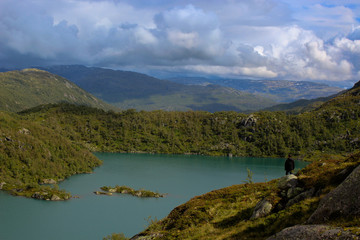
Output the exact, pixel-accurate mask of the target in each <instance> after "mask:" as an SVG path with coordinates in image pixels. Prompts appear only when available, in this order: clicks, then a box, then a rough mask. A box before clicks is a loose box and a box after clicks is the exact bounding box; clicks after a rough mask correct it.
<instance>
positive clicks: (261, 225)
mask: <svg viewBox="0 0 360 240" xmlns="http://www.w3.org/2000/svg"><path fill="white" fill-rule="evenodd" d="M359 165H360V152H358V153H356V154H353V155H351V156H349V157H347V158H345V159H344V157H343V158H338V157H334V158H332V157H331V156H323V157H322V158H319V159H318V160H316V161H314V162H313V163H311V164H310V165H308V166H307V167H306V168H304V169H303V170H301V171H300V172H299V173H298V177H299V185H300V186H302V188H303V190H302V191H303V192H306V191H308V190H310V189H314V192H316V193H317V194H314V195H313V196H309V197H308V198H305V199H302V200H301V201H299V202H296V203H294V204H293V205H290V206H286V207H285V206H283V203H284V201H287V197H286V196H284V195H282V192H281V190H280V189H279V187H278V181H279V180H272V181H270V182H267V183H255V184H242V185H234V186H231V187H227V188H223V189H220V190H216V191H212V192H209V193H206V194H204V195H201V196H198V197H194V198H193V199H191V200H190V201H188V202H187V203H185V204H183V205H180V206H178V207H176V208H175V209H174V210H173V211H172V212H171V213H170V214H169V215H168V216H167V217H166V218H164V219H162V220H160V221H156V222H153V223H152V224H151V225H150V226H149V227H148V229H146V230H145V231H144V232H142V233H140V234H139V235H140V236H143V237H144V238H143V239H150V238H145V237H146V236H150V237H151V236H157V237H156V238H151V239H266V238H268V237H269V236H271V235H273V234H275V233H277V232H279V230H281V229H284V228H286V227H289V226H294V225H296V224H302V223H304V222H305V221H306V220H307V219H308V218H309V217H310V216H311V214H312V213H313V212H314V211H315V209H316V208H317V206H318V204H319V201H320V200H321V198H322V197H323V196H325V194H327V193H328V192H330V190H332V189H334V188H335V187H336V186H337V185H338V184H340V183H341V182H342V181H343V180H344V177H346V176H344V175H343V174H341V173H342V172H344V170H347V172H349V171H348V170H349V169H354V168H355V167H356V166H359ZM320 166H321V167H320ZM264 198H266V199H267V200H268V201H269V202H270V203H271V204H272V205H273V206H275V207H274V208H273V210H272V211H271V213H270V214H269V215H267V216H265V217H259V218H255V219H250V218H251V215H252V212H253V210H254V208H255V205H256V203H258V202H259V201H260V200H262V199H264ZM330 225H332V226H346V227H347V228H349V229H352V230H353V231H355V232H356V231H357V232H359V230H360V225H359V221H356V219H353V218H349V219H343V218H337V217H334V218H333V219H332V220H331V222H330Z"/></svg>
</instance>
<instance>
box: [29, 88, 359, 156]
mask: <svg viewBox="0 0 360 240" xmlns="http://www.w3.org/2000/svg"><path fill="white" fill-rule="evenodd" d="M358 89H359V88H358V87H354V89H352V90H351V91H349V92H346V93H344V94H342V95H339V96H338V97H336V98H334V99H333V100H331V101H329V102H328V103H326V104H325V105H323V106H321V107H320V108H318V109H317V110H315V111H312V112H306V113H303V114H299V115H287V114H286V113H284V112H258V113H253V114H251V115H246V114H241V113H236V112H231V111H228V112H216V113H209V112H201V111H195V112H193V111H190V112H166V111H151V112H145V111H141V112H136V111H134V110H127V111H122V112H119V113H113V112H110V113H107V112H104V111H95V110H94V109H91V108H86V107H81V106H72V105H67V104H61V105H48V106H43V107H41V108H35V109H31V110H29V111H26V112H24V113H23V114H24V115H25V116H26V117H27V118H28V119H30V120H31V121H37V120H38V119H39V116H41V118H40V119H41V121H42V124H46V125H48V126H57V125H60V126H61V128H62V130H61V131H63V135H64V136H68V137H69V138H71V139H73V140H74V141H76V142H79V143H82V144H85V143H86V145H87V146H88V147H89V148H90V149H92V150H96V151H110V152H153V153H179V154H183V153H186V154H206V155H233V156H271V157H275V156H277V157H284V156H286V155H287V154H288V153H290V152H292V153H293V154H296V155H298V156H302V157H306V156H308V155H309V156H311V155H313V154H315V153H317V152H319V153H320V152H328V153H338V152H352V151H354V150H356V149H358V148H359V147H360V140H359V139H360V129H359V128H358V126H359V116H360V106H359V105H358V103H357V101H359V100H358V98H359V96H356V95H351V94H350V93H351V92H353V91H355V92H356V91H357V90H358ZM342 101H344V102H345V103H341V102H342ZM340 103H341V104H340ZM337 104H338V105H339V104H340V106H338V105H337Z"/></svg>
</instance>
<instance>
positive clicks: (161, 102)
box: [41, 65, 275, 112]
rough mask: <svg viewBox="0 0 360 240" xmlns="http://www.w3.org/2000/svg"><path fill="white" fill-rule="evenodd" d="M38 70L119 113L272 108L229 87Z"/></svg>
mask: <svg viewBox="0 0 360 240" xmlns="http://www.w3.org/2000/svg"><path fill="white" fill-rule="evenodd" d="M41 69H44V70H47V71H49V72H52V73H55V74H58V75H60V76H63V77H65V78H67V79H69V80H70V81H72V82H74V83H75V84H77V85H78V86H80V87H82V88H84V89H85V90H86V91H88V92H90V93H92V94H94V95H95V96H96V97H99V98H101V99H103V100H105V101H107V102H109V103H111V104H113V105H115V106H118V107H120V108H122V109H129V108H134V109H137V110H149V111H150V110H171V111H188V110H204V111H210V112H216V111H222V110H233V111H239V112H244V111H245V112H246V111H253V110H259V109H261V108H263V107H264V106H272V105H274V104H275V102H274V101H272V100H270V99H269V98H266V97H263V96H259V95H256V94H251V93H247V92H243V91H239V90H236V89H231V88H229V87H223V86H219V85H211V86H205V87H204V86H188V85H184V84H178V83H174V82H171V81H168V80H160V79H157V78H154V77H151V76H148V75H145V74H141V73H136V72H130V71H121V70H112V69H104V68H95V67H91V68H89V67H85V66H81V65H58V66H49V67H43V68H41Z"/></svg>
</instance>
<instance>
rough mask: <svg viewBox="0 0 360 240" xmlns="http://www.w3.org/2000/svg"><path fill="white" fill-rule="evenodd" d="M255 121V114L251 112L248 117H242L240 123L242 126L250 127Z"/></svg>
mask: <svg viewBox="0 0 360 240" xmlns="http://www.w3.org/2000/svg"><path fill="white" fill-rule="evenodd" d="M256 122H257V118H255V116H254V115H253V114H251V115H250V116H249V117H248V118H246V119H244V120H243V121H242V125H243V126H244V127H250V126H252V127H253V126H255V125H256Z"/></svg>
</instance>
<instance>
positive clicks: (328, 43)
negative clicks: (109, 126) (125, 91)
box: [0, 0, 360, 82]
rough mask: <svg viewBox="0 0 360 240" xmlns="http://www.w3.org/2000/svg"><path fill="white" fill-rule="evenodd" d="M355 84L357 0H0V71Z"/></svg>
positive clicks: (358, 76) (358, 73)
mask: <svg viewBox="0 0 360 240" xmlns="http://www.w3.org/2000/svg"><path fill="white" fill-rule="evenodd" d="M58 64H66V65H67V64H82V65H86V66H97V67H105V68H112V69H120V70H131V71H137V72H142V73H147V74H150V75H152V76H157V77H171V76H179V75H182V76H217V77H222V78H252V79H263V78H265V79H286V80H312V81H334V82H335V81H352V82H356V81H358V80H360V0H301V1H297V0H296V1H295V0H252V1H251V0H192V1H190V0H51V1H49V0H16V1H14V0H0V68H23V67H29V66H44V65H58Z"/></svg>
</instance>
